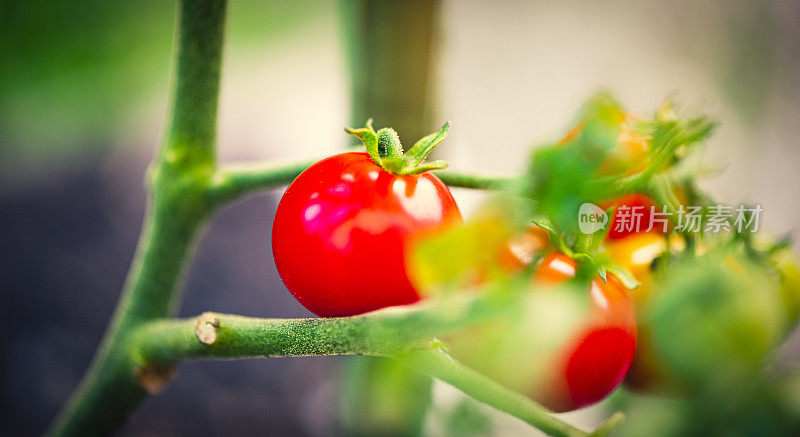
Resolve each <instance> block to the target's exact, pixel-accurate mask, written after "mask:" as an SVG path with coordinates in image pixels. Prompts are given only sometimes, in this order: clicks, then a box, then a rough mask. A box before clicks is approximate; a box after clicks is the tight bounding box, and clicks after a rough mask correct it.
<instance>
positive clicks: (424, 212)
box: [272, 120, 666, 411]
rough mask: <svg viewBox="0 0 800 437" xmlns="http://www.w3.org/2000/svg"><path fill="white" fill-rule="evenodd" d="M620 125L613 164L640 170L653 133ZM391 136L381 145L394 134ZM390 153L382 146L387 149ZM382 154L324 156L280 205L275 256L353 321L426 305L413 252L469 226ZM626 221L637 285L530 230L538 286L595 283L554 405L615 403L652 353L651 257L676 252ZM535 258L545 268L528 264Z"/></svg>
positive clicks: (589, 286) (563, 359)
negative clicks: (648, 347) (411, 267)
mask: <svg viewBox="0 0 800 437" xmlns="http://www.w3.org/2000/svg"><path fill="white" fill-rule="evenodd" d="M621 125H622V126H623V129H622V130H621V133H620V136H619V142H618V147H617V148H616V149H615V150H614V151H613V153H611V154H610V155H609V157H608V159H606V161H604V163H603V164H602V166H601V170H602V171H608V172H611V173H615V174H619V173H620V169H622V168H627V169H634V170H639V169H640V168H641V167H642V166H643V163H644V162H645V160H646V157H647V154H646V148H647V144H646V140H645V139H644V138H642V137H640V136H637V135H635V134H633V133H632V131H631V130H630V129H628V128H627V124H626V123H625V122H624V120H623V122H622V124H621ZM369 131H370V132H367V134H374V132H372V131H371V127H369ZM382 131H383V130H382ZM380 134H381V131H379V132H378V133H377V140H378V144H379V145H380V144H382V143H381V141H384V143H385V142H386V141H389V142H391V141H392V138H390V137H385V138H384V137H381V135H380ZM574 134H575V133H574V132H572V133H571V134H570V135H574ZM394 138H396V135H395V137H394ZM362 140H363V138H362ZM568 140H569V136H568V137H567V138H566V139H565V140H564V141H568ZM365 143H366V141H365ZM390 146H393V147H394V148H395V149H396V148H397V147H396V146H397V145H396V144H395V145H391V144H390ZM368 147H369V146H368ZM387 148H388V149H390V148H391V147H387V144H383V148H382V149H380V148H379V150H381V151H382V150H386V149H387ZM400 150H402V148H401V149H400ZM381 153H383V152H381ZM382 157H383V155H380V156H378V157H377V159H376V156H373V154H368V153H343V154H339V155H336V156H332V157H329V158H326V159H323V160H322V161H319V162H317V163H316V164H314V165H312V166H311V167H309V168H308V169H307V170H305V171H304V172H303V173H302V174H301V175H300V176H298V177H297V179H295V181H294V182H293V183H292V184H291V185H290V186H289V188H288V189H287V190H286V193H285V194H284V196H283V198H282V199H281V201H280V204H279V206H278V210H277V213H276V216H275V221H274V225H273V231H272V246H273V253H274V259H275V263H276V265H277V268H278V272H279V274H280V276H281V278H282V279H283V281H284V283H285V284H286V286H287V288H288V289H289V291H290V292H291V293H292V294H293V295H294V297H295V298H296V299H297V300H298V301H299V302H300V303H301V304H303V305H304V306H305V307H306V308H308V309H309V310H310V311H312V312H313V313H315V314H316V315H318V316H321V317H334V316H351V315H356V314H361V313H365V312H368V311H373V310H377V309H380V308H384V307H388V306H394V305H405V304H411V303H414V302H416V301H418V300H419V299H420V298H421V293H420V291H419V290H417V289H416V288H415V286H414V284H413V281H412V280H411V279H410V278H409V273H408V271H407V265H406V264H407V263H406V257H407V254H408V252H409V251H410V250H411V247H412V245H413V244H414V242H415V241H416V240H418V239H420V238H425V237H426V236H428V235H432V234H435V233H437V232H441V230H443V229H446V228H449V227H452V226H455V225H457V224H459V223H461V221H462V218H461V214H460V212H459V208H458V206H457V205H456V202H455V200H454V198H453V196H452V194H451V193H450V191H449V190H448V188H447V186H445V184H444V183H442V181H441V180H440V179H439V178H437V177H436V176H435V175H433V174H432V173H430V172H421V173H417V174H414V172H411V173H412V174H408V173H403V174H397V172H395V171H392V169H391V168H387V166H385V165H382V163H381V162H380V159H381V158H382ZM401 158H402V157H401ZM603 169H605V170H603ZM650 205H653V202H652V201H651V200H650V199H648V198H647V197H646V196H644V195H640V194H635V195H629V196H625V197H622V198H619V199H616V200H614V201H611V202H609V203H608V204H606V205H602V206H603V207H615V208H617V209H619V208H620V207H622V206H627V207H635V206H644V207H645V208H643V209H644V210H645V211H646V210H647V209H648V208H646V207H649V206H650ZM645 219H646V218H645ZM617 222H618V217H616V216H613V217H612V219H611V220H610V224H609V227H610V232H608V234H607V236H606V241H605V242H604V248H605V250H606V251H607V252H608V253H609V254H610V255H611V257H612V258H613V259H614V260H615V262H616V263H617V264H618V265H620V266H622V267H624V268H626V269H627V270H628V271H629V272H630V273H631V274H632V275H633V276H634V277H635V278H636V279H637V280H638V281H639V282H640V283H641V284H642V285H641V286H640V288H639V289H637V290H629V289H628V288H627V287H625V286H624V285H623V284H622V281H620V280H619V278H617V277H616V276H614V274H612V273H609V274H608V275H607V276H606V277H605V278H603V279H601V277H600V276H599V275H598V274H597V272H590V274H589V275H588V276H587V275H578V274H577V273H578V272H579V271H580V270H581V269H582V268H583V267H584V266H582V265H581V263H579V262H578V261H576V260H575V259H573V258H572V257H570V256H568V255H567V254H566V253H564V252H563V251H559V250H558V249H557V248H556V245H554V244H552V243H551V242H550V238H549V235H548V233H547V232H545V231H544V230H542V229H541V228H538V227H536V226H531V228H530V230H529V232H528V234H527V235H526V236H525V238H526V239H527V241H528V243H529V244H527V245H526V249H525V250H526V251H527V253H525V254H522V256H520V254H519V253H516V254H515V255H516V257H515V258H516V260H517V262H518V264H519V266H518V267H521V268H527V267H530V269H532V270H533V274H532V279H531V281H532V282H531V283H532V286H531V288H532V289H535V290H547V289H549V288H552V287H555V286H558V285H561V284H564V283H567V282H571V281H572V282H575V281H578V280H579V276H580V277H581V278H588V279H587V280H586V281H585V282H583V283H581V284H582V285H580V287H585V288H584V289H585V290H586V296H587V301H588V302H589V307H590V310H589V311H587V312H586V314H585V316H584V317H583V320H581V321H580V323H579V325H580V326H579V329H577V330H575V332H574V333H573V334H571V335H570V336H569V338H567V339H566V340H565V341H564V343H563V344H562V345H561V346H560V347H559V348H558V349H559V350H558V351H557V353H556V354H554V356H553V357H552V358H551V360H550V364H549V365H548V369H547V372H545V373H547V378H545V379H544V380H543V381H542V382H541V383H540V384H539V385H538V387H537V389H536V390H535V392H532V393H530V394H531V395H532V396H533V397H535V398H536V399H537V400H539V401H540V402H542V403H543V404H544V405H546V406H547V407H549V408H551V409H553V410H554V411H569V410H573V409H576V408H580V407H583V406H586V405H589V404H592V403H594V402H597V401H598V400H600V399H602V398H604V397H605V396H607V395H608V394H609V393H610V392H611V391H613V390H614V389H615V388H616V387H617V386H618V385H619V384H620V383H621V382H622V381H623V379H624V378H625V377H626V375H628V374H629V371H630V370H631V366H632V365H633V363H634V357H635V356H637V357H638V356H639V355H642V354H638V355H637V353H636V352H637V340H639V339H640V338H641V333H638V334H637V323H636V317H635V306H636V305H635V301H636V300H637V299H638V298H640V297H641V296H642V295H643V294H644V293H645V291H644V290H646V289H647V287H648V277H649V270H650V264H651V262H653V260H654V259H655V258H656V257H657V256H658V255H659V254H660V253H662V252H663V251H664V250H665V249H666V247H665V244H666V243H665V241H666V239H665V238H664V235H663V234H661V233H658V230H656V231H650V232H637V231H635V230H628V231H626V230H621V228H622V227H621V226H619V224H618V223H617ZM531 242H533V243H532V244H530V243H531ZM509 244H510V245H511V244H513V241H512V242H509ZM531 252H536V253H537V254H538V256H531ZM532 260H536V262H535V265H526V264H529V263H532V262H533V261H532ZM632 296H639V297H632ZM640 344H641V343H640ZM637 360H638V359H637ZM637 363H638V361H637ZM640 367H643V369H634V371H633V372H632V373H631V374H632V375H634V376H641V375H642V374H644V373H651V372H650V371H649V370H648V369H646V367H647V362H646V361H643V363H642V364H641V366H640Z"/></svg>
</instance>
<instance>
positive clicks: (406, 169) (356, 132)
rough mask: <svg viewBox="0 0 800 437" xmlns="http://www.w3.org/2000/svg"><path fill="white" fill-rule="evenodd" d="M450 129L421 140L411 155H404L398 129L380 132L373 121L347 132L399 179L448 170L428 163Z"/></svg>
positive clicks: (433, 162) (384, 129)
mask: <svg viewBox="0 0 800 437" xmlns="http://www.w3.org/2000/svg"><path fill="white" fill-rule="evenodd" d="M449 129H450V123H449V122H447V123H445V124H444V126H442V128H441V129H439V130H438V131H436V132H433V133H432V134H429V135H426V136H424V137H422V138H420V140H419V141H417V142H416V143H415V144H414V145H413V146H412V147H411V148H410V149H408V151H407V152H404V151H403V145H402V144H401V143H400V137H399V136H398V135H397V132H396V131H395V130H394V129H392V128H390V127H385V128H382V129H379V130H378V131H377V132H376V131H375V129H373V128H372V119H371V118H370V119H369V120H367V123H366V125H365V126H364V127H363V128H360V129H350V128H345V130H344V131H345V132H347V133H348V134H350V135H353V136H354V137H356V138H358V139H360V140H361V142H363V143H364V146H366V148H367V153H368V154H369V156H370V158H372V160H373V161H375V164H378V165H379V166H381V168H383V169H384V170H386V171H388V172H389V173H392V174H396V175H413V174H420V173H424V172H426V171H430V170H440V169H443V168H445V167H447V162H445V161H431V162H424V161H425V158H426V157H427V156H428V154H429V153H430V152H431V150H433V148H434V147H436V146H437V145H438V144H439V143H441V142H442V141H444V139H445V137H446V136H447V131H448V130H449Z"/></svg>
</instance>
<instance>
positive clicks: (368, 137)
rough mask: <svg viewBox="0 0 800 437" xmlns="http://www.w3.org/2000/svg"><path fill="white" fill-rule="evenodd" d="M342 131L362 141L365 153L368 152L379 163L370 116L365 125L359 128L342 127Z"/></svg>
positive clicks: (376, 141)
mask: <svg viewBox="0 0 800 437" xmlns="http://www.w3.org/2000/svg"><path fill="white" fill-rule="evenodd" d="M344 131H345V132H347V133H348V134H350V135H352V136H354V137H356V138H358V139H359V140H361V142H362V143H364V146H365V147H366V148H367V154H369V157H370V158H372V160H373V161H375V163H377V164H379V163H380V161H381V157H380V155H379V153H378V135H377V134H376V133H375V129H373V128H372V119H371V118H370V119H369V120H367V123H366V125H365V126H364V127H362V128H361V129H351V128H347V127H346V128H344Z"/></svg>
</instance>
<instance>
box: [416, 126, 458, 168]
mask: <svg viewBox="0 0 800 437" xmlns="http://www.w3.org/2000/svg"><path fill="white" fill-rule="evenodd" d="M449 129H450V122H449V121H448V122H446V123H445V124H444V126H442V128H441V129H439V130H438V131H436V132H434V133H432V134H430V135H426V136H424V137H422V138H421V139H420V140H419V141H417V142H416V143H415V144H414V145H413V146H412V147H411V148H410V149H408V152H406V161H407V162H408V164H409V165H411V166H412V167H416V166H418V165H419V164H420V163H421V162H422V161H424V160H425V158H426V157H427V156H428V153H430V152H431V150H433V148H434V147H436V146H437V145H439V143H441V142H442V141H444V139H445V137H447V131H448V130H449ZM442 168H443V167H442Z"/></svg>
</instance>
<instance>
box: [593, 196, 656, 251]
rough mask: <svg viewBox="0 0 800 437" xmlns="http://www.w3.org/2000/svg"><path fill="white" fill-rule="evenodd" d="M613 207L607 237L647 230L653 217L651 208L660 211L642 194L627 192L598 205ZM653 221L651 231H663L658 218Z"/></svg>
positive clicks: (612, 238) (619, 236) (612, 237)
mask: <svg viewBox="0 0 800 437" xmlns="http://www.w3.org/2000/svg"><path fill="white" fill-rule="evenodd" d="M612 206H613V207H614V215H613V217H612V218H611V224H610V225H609V226H610V228H609V231H608V235H607V238H608V239H609V240H618V239H620V238H625V237H627V236H628V235H632V234H637V233H641V232H647V230H648V229H649V228H650V221H651V219H652V218H653V214H652V212H653V209H652V208H655V211H656V212H661V209H660V208H659V207H657V206H656V204H655V203H654V202H653V201H652V200H650V198H649V197H647V196H645V195H643V194H628V195H625V196H622V197H619V198H617V199H615V200H612V201H610V202H605V203H603V204H601V205H600V207H601V208H603V209H608V208H610V207H612ZM656 218H657V219H658V220H656V221H654V222H653V229H651V230H650V231H651V232H663V230H664V225H663V224H662V223H660V222H659V220H661V219H660V218H658V217H656Z"/></svg>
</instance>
